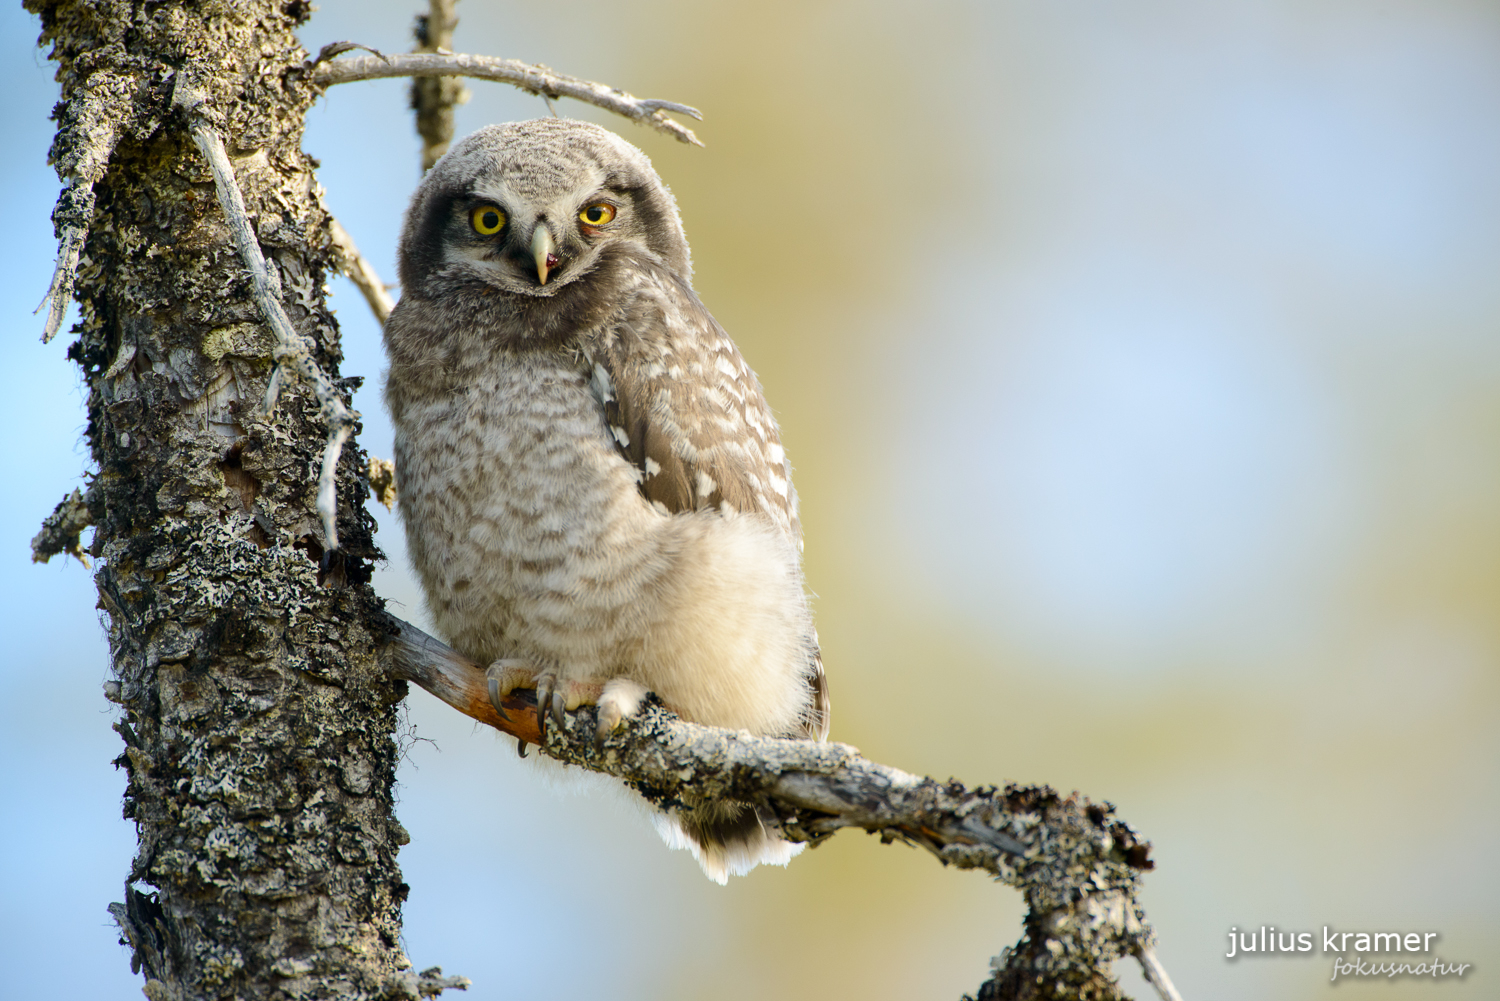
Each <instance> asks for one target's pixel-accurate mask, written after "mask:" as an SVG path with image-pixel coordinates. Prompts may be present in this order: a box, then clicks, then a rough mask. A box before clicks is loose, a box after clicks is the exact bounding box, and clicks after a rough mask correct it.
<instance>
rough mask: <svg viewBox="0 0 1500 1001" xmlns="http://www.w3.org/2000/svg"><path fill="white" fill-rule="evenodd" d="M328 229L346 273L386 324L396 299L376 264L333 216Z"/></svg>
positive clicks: (372, 309) (382, 322)
mask: <svg viewBox="0 0 1500 1001" xmlns="http://www.w3.org/2000/svg"><path fill="white" fill-rule="evenodd" d="M328 230H329V233H330V234H331V235H332V237H333V245H334V246H335V247H337V248H338V251H339V256H340V257H342V258H343V264H344V274H346V275H348V276H349V280H350V281H352V282H353V283H354V284H355V285H356V286H358V287H359V290H360V292H361V293H363V294H364V297H365V302H367V303H369V305H370V312H372V313H374V314H375V319H377V320H379V321H380V325H381V326H382V327H383V326H385V321H386V320H387V319H388V318H389V317H390V315H391V310H393V309H395V308H396V301H395V300H394V299H392V298H391V294H390V292H388V291H386V287H385V283H384V282H382V281H381V280H380V276H379V275H378V274H376V273H375V268H374V266H373V265H372V264H371V263H370V262H369V261H368V260H366V259H365V258H364V257H363V256H362V255H361V254H360V252H359V248H358V247H356V246H355V245H354V238H353V237H352V236H350V235H349V231H348V230H346V229H344V227H343V226H340V225H339V221H338V220H337V219H333V218H330V219H329V220H328Z"/></svg>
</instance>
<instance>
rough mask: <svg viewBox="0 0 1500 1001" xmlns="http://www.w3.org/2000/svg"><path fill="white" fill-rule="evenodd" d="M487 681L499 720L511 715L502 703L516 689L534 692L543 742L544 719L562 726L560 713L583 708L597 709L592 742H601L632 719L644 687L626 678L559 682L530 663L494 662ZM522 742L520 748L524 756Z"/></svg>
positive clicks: (552, 673) (486, 673)
mask: <svg viewBox="0 0 1500 1001" xmlns="http://www.w3.org/2000/svg"><path fill="white" fill-rule="evenodd" d="M485 676H486V677H487V679H488V680H489V687H490V703H491V704H492V705H493V706H494V707H495V711H496V712H497V713H499V714H500V716H501V718H502V719H505V720H507V721H508V720H509V719H510V716H509V715H508V714H507V713H506V712H505V710H504V709H503V708H502V707H501V702H502V701H503V700H504V699H505V697H506V696H507V695H509V694H510V693H511V692H512V691H514V690H515V689H517V688H531V689H534V690H535V691H536V725H537V731H538V736H539V737H540V738H541V741H542V742H545V741H546V739H547V717H548V716H551V717H552V723H553V725H555V726H562V725H563V714H564V713H565V712H572V711H573V710H574V709H577V708H578V707H579V706H582V705H593V704H597V705H598V706H599V724H598V726H597V727H596V729H595V732H594V737H595V743H596V744H597V743H599V742H602V741H603V740H604V738H605V737H607V736H609V735H610V734H611V733H613V732H614V731H615V730H617V729H618V728H619V726H620V721H621V720H623V719H625V718H627V717H629V716H634V715H635V714H636V713H637V712H638V711H639V710H640V708H641V703H642V702H644V701H645V699H646V688H645V686H644V685H641V684H640V683H638V682H635V681H631V680H630V679H629V678H612V679H611V680H610V681H609V682H607V683H605V684H602V685H601V684H600V683H599V682H597V681H573V680H571V679H567V680H565V679H560V678H558V676H557V674H556V673H555V672H553V671H541V672H538V671H537V669H536V668H535V667H533V666H532V665H531V663H530V662H529V661H524V660H497V661H495V662H494V663H493V664H491V665H490V666H489V668H488V669H487V670H486V671H485ZM524 747H525V742H524V741H523V742H522V744H521V748H519V750H520V753H521V756H522V757H525V756H526V752H525V750H524Z"/></svg>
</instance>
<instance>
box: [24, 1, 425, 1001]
mask: <svg viewBox="0 0 1500 1001" xmlns="http://www.w3.org/2000/svg"><path fill="white" fill-rule="evenodd" d="M27 7H28V9H30V10H32V11H33V12H35V13H37V14H39V15H40V16H41V19H42V37H41V42H42V44H48V43H50V44H51V46H52V52H51V56H52V58H53V59H54V60H55V61H56V62H57V64H58V67H59V69H58V74H57V76H58V80H59V82H60V83H61V85H62V103H60V104H59V105H58V111H57V115H56V117H57V119H58V122H59V126H60V127H59V131H58V135H57V139H56V142H55V143H54V145H53V148H52V159H53V162H54V163H55V165H56V167H57V169H58V173H59V175H60V176H61V177H62V178H63V180H64V183H65V189H64V196H63V198H62V199H61V200H60V202H59V206H58V211H57V212H56V213H55V214H54V220H55V222H56V224H57V228H58V232H59V236H60V237H63V238H66V236H67V233H68V232H69V230H70V229H71V230H73V231H77V230H80V229H81V230H83V231H85V232H86V233H87V239H86V242H84V243H83V245H82V252H81V255H80V257H79V264H78V271H77V278H76V282H75V284H74V294H75V298H76V300H77V302H78V304H79V315H80V319H79V322H78V324H77V326H76V327H75V328H74V334H75V335H76V337H77V339H76V341H75V342H74V343H73V345H72V347H71V348H70V349H69V357H70V358H72V359H74V360H75V361H76V362H77V363H78V364H79V365H80V366H81V367H82V368H83V371H84V373H85V375H86V377H87V380H88V387H89V395H88V426H87V432H86V434H87V439H88V443H89V446H90V449H91V452H92V456H93V460H94V463H95V465H96V468H97V470H98V472H97V475H96V476H95V478H94V479H93V481H92V483H91V484H90V485H89V486H88V489H87V491H86V492H85V494H84V497H83V503H84V504H86V506H87V508H88V515H89V517H90V519H91V520H92V521H93V523H94V525H95V535H94V538H93V542H92V545H91V546H90V553H91V555H93V556H94V557H95V558H96V559H97V560H98V566H97V572H96V577H95V580H96V583H97V586H98V592H99V604H100V607H101V608H102V609H104V611H105V612H106V613H107V628H108V633H109V642H110V649H111V655H112V659H113V668H114V674H115V678H116V680H115V681H114V682H112V683H111V684H110V685H107V686H106V694H107V695H108V696H109V697H110V698H112V699H113V700H114V701H116V702H118V703H119V704H120V706H121V707H123V713H122V718H121V719H120V721H119V723H117V724H116V729H117V730H118V731H119V733H120V736H121V737H122V739H123V740H124V743H125V747H124V752H123V753H122V754H121V756H120V757H119V759H118V761H117V764H118V765H119V766H120V767H121V768H123V769H124V770H125V771H126V773H127V774H128V786H127V790H126V795H125V815H126V817H128V818H130V819H132V820H134V821H135V823H136V826H137V830H138V833H139V851H138V854H137V856H136V858H135V860H134V862H133V863H132V866H131V870H130V873H129V875H128V877H127V879H126V899H125V900H124V902H123V903H121V904H117V905H114V906H113V907H112V908H111V911H112V912H113V913H114V914H115V916H116V918H117V920H118V921H119V922H120V925H121V929H122V933H123V936H124V938H125V940H126V941H128V943H129V944H130V945H131V947H132V948H133V951H134V959H133V965H134V966H135V967H136V968H137V969H144V972H145V975H146V978H147V982H146V993H147V995H148V996H149V997H152V998H154V999H168V998H170V999H177V998H183V999H186V998H230V997H233V998H242V999H259V998H325V997H328V998H331V997H339V998H367V997H368V998H374V997H415V996H417V994H418V993H420V992H424V991H425V992H428V993H431V992H433V991H435V990H437V989H440V987H441V983H440V978H437V977H432V976H429V977H427V978H426V979H425V980H424V979H423V978H422V977H418V976H416V975H414V974H412V973H410V972H409V971H407V970H406V968H407V967H408V966H409V965H410V964H409V963H408V962H407V961H406V959H405V957H404V956H403V955H402V952H401V949H400V946H399V942H398V936H399V933H400V907H401V901H402V899H403V898H404V896H405V894H406V889H407V888H406V886H405V885H404V884H403V883H402V881H401V873H400V870H399V869H398V867H397V865H396V852H397V850H398V847H399V846H400V845H401V844H404V843H405V842H406V840H407V836H406V834H405V832H404V831H402V829H401V828H400V826H399V824H397V823H396V822H395V820H394V814H393V812H392V796H391V788H392V782H393V779H394V773H395V765H396V758H397V748H396V744H395V742H394V740H393V732H394V726H395V722H396V719H395V704H396V702H397V701H398V700H399V699H400V698H401V697H402V695H404V693H405V685H404V684H403V683H401V682H399V681H395V682H393V681H390V680H387V678H386V677H385V676H384V675H383V674H382V673H381V671H380V670H379V669H378V666H377V665H376V663H375V661H374V659H373V653H372V651H373V650H374V647H375V645H376V644H375V639H376V638H375V637H374V636H372V635H371V633H370V631H369V628H368V627H367V625H366V623H368V622H370V621H373V620H372V614H374V613H377V612H378V609H379V602H378V599H376V598H375V596H374V594H373V592H372V591H371V590H370V588H369V586H368V580H369V561H370V560H371V559H372V558H374V557H376V556H378V553H377V551H376V549H375V547H374V543H373V540H372V531H373V523H372V521H371V519H370V518H369V516H368V514H367V513H366V512H365V511H364V508H363V504H362V501H363V498H364V497H365V493H366V488H365V485H364V483H363V481H362V480H361V478H360V476H361V469H362V467H363V462H364V460H363V456H362V455H360V454H359V450H358V449H357V448H355V447H353V446H351V447H350V448H348V449H346V450H345V452H344V456H343V461H342V462H341V464H340V466H339V470H338V487H339V491H338V496H339V501H340V506H339V509H338V527H339V534H340V536H341V537H342V548H340V549H339V550H338V551H336V552H333V553H325V551H324V550H325V546H324V538H323V529H322V527H321V525H320V522H319V518H318V514H317V512H316V510H315V506H314V502H315V492H316V488H317V477H318V469H319V464H320V459H321V455H322V450H323V446H324V439H325V436H326V432H327V429H326V427H325V426H324V425H323V423H322V421H321V419H320V418H319V415H318V405H317V402H316V400H314V399H313V397H312V393H311V390H310V389H309V387H307V386H306V385H305V384H304V383H302V382H301V381H300V380H298V379H297V378H295V377H294V376H293V375H291V374H290V373H288V374H287V375H286V377H285V380H284V385H283V388H282V392H281V394H280V402H279V404H278V405H277V407H276V410H275V411H274V413H272V414H270V415H265V414H262V413H260V401H261V399H262V395H263V394H264V391H265V389H266V386H267V381H268V378H269V377H270V375H271V372H272V367H273V366H272V362H271V352H272V348H273V344H274V342H273V339H272V335H271V334H270V332H269V331H268V329H267V327H266V325H265V323H264V321H263V318H262V316H261V315H260V312H259V311H258V309H257V307H256V304H255V302H254V300H253V299H252V297H251V289H250V281H249V277H248V275H247V272H246V270H245V266H244V264H243V263H242V262H241V259H240V257H239V255H238V254H237V253H236V250H235V247H234V245H233V244H232V242H231V240H230V232H229V229H228V227H227V225H226V222H225V219H224V216H223V213H222V211H221V209H220V207H219V203H218V200H217V198H216V196H215V189H214V185H213V178H212V176H211V175H210V172H209V168H208V164H207V163H206V162H205V161H204V159H203V157H202V155H200V153H199V151H198V149H197V148H196V147H195V146H194V143H193V141H192V139H191V137H190V136H189V133H188V127H187V121H186V119H185V117H184V115H183V114H182V112H181V111H180V109H179V108H176V107H174V102H173V96H174V94H175V93H177V92H178V88H179V87H183V86H191V87H192V88H195V89H196V90H197V91H199V92H201V93H202V94H203V95H205V96H206V98H207V101H206V104H205V105H204V106H203V109H202V110H203V113H204V114H205V115H206V116H207V117H208V118H209V119H210V120H211V121H212V122H213V124H214V126H215V127H216V129H217V130H218V132H219V133H220V134H221V135H222V136H223V137H224V140H225V143H226V145H227V147H228V149H229V153H230V156H231V158H232V163H233V167H234V171H235V174H236V175H237V178H238V182H239V185H240V187H241V189H242V190H243V192H244V196H245V200H246V203H247V206H248V209H249V214H250V218H251V219H252V221H253V222H254V224H255V229H256V235H257V237H258V240H259V242H260V244H261V246H262V248H263V249H264V252H265V254H266V257H267V259H268V260H269V262H270V265H271V268H272V269H273V270H274V271H276V272H277V273H278V275H279V279H280V284H281V290H282V295H281V302H282V305H283V307H284V308H285V310H286V312H287V313H288V314H289V315H290V316H291V318H292V321H293V323H294V325H295V326H296V328H297V333H298V334H299V335H301V336H302V337H304V338H307V339H309V340H310V342H311V344H312V345H313V352H314V355H315V357H316V359H317V361H318V363H319V364H320V365H321V366H322V367H323V369H324V371H326V372H328V373H330V374H331V375H333V376H335V377H336V376H337V367H338V362H339V339H338V329H337V326H336V325H335V323H334V321H333V318H332V316H331V315H330V314H329V312H328V311H327V309H326V308H325V305H324V293H323V286H324V281H325V277H326V276H327V274H328V272H329V271H330V269H331V267H332V264H333V254H334V251H333V248H332V241H331V237H330V233H329V217H328V215H327V213H326V212H325V211H324V209H323V207H322V205H321V204H320V202H319V198H318V194H317V190H318V189H317V185H316V183H315V181H314V177H313V168H314V167H315V166H316V163H315V162H314V161H313V160H312V159H311V158H310V157H308V156H307V155H306V154H304V153H303V152H302V149H301V142H302V123H303V116H304V113H305V112H306V110H307V108H308V106H309V105H310V104H311V103H312V101H313V100H314V99H315V98H316V96H317V93H318V92H317V90H315V89H314V88H312V87H310V86H308V85H306V84H304V83H302V82H300V75H299V72H300V71H299V68H300V66H301V64H302V63H303V61H304V60H305V58H306V54H305V53H304V52H303V51H302V49H301V47H300V45H299V44H298V42H297V39H296V37H295V36H294V35H293V29H294V28H295V27H296V26H297V25H298V24H299V23H301V21H302V20H303V19H304V18H305V17H306V14H307V12H308V11H309V10H310V9H311V7H310V5H308V4H306V3H303V2H300V0H293V2H283V0H236V2H232V3H231V2H204V3H188V2H166V3H152V4H142V3H131V2H121V0H99V2H93V3H85V2H76V0H60V2H45V0H29V2H28V3H27ZM346 390H347V387H346ZM75 520H76V519H75Z"/></svg>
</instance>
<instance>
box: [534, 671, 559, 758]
mask: <svg viewBox="0 0 1500 1001" xmlns="http://www.w3.org/2000/svg"><path fill="white" fill-rule="evenodd" d="M556 686H557V676H556V675H552V674H544V675H542V676H541V677H539V678H537V679H536V732H537V743H538V744H540V745H545V744H546V743H547V708H548V706H550V705H551V704H552V696H553V694H554V692H555V690H556ZM558 722H559V723H561V722H562V721H561V720H559V721H558Z"/></svg>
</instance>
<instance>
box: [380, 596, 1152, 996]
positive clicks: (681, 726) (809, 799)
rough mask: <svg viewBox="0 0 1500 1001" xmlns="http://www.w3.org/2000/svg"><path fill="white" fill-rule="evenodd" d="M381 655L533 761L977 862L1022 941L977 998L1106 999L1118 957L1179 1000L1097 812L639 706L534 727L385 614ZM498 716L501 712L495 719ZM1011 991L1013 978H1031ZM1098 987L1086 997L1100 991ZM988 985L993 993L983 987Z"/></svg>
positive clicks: (1132, 836)
mask: <svg viewBox="0 0 1500 1001" xmlns="http://www.w3.org/2000/svg"><path fill="white" fill-rule="evenodd" d="M389 624H390V628H391V635H390V638H389V641H388V643H387V644H386V646H385V647H384V649H383V650H382V656H383V658H384V663H385V665H386V668H387V670H388V671H389V672H390V673H391V675H392V676H394V677H398V678H401V679H403V680H406V681H413V682H416V683H417V684H418V685H420V686H421V687H422V688H424V689H426V690H427V691H428V692H430V693H432V694H433V695H435V696H437V697H438V698H439V699H441V700H443V701H444V702H446V703H447V704H448V705H450V706H452V707H453V708H455V709H457V710H458V711H459V712H462V713H464V714H465V715H467V716H470V717H472V718H474V719H476V720H478V721H480V722H482V723H485V724H488V725H489V726H492V727H494V728H495V729H497V730H499V731H501V732H502V733H507V734H509V735H511V736H513V737H516V738H518V739H519V740H522V741H525V742H527V743H532V744H535V743H538V742H541V747H542V749H543V751H545V752H546V753H547V754H548V755H549V756H551V757H554V758H557V759H558V760H560V761H564V762H567V763H569V764H573V765H578V766H580V767H583V768H588V769H590V770H592V771H596V772H601V773H603V774H606V775H611V776H613V777H615V778H619V779H623V780H625V781H626V782H627V783H628V784H629V785H631V787H633V788H634V789H635V790H636V791H638V792H639V793H641V795H642V796H644V797H645V798H646V799H648V800H650V801H651V802H652V803H653V804H655V805H657V806H659V807H669V806H672V805H674V804H676V803H679V802H681V801H682V800H683V799H685V798H704V797H719V798H725V799H732V800H736V801H741V802H754V803H763V804H766V805H768V806H769V807H770V808H771V809H772V810H773V811H774V812H775V814H776V816H777V817H778V818H780V821H781V824H782V830H783V831H784V832H785V834H786V836H788V837H791V838H795V839H797V840H805V841H808V842H811V843H814V844H816V843H817V842H819V841H822V840H823V839H824V838H827V837H829V836H830V835H832V834H833V833H834V832H835V831H837V830H838V829H840V828H843V827H858V828H862V829H863V830H866V831H868V832H870V833H873V834H879V835H880V838H881V841H882V842H885V843H890V842H892V841H902V842H905V843H907V844H911V845H917V846H920V847H922V848H925V849H927V850H928V851H929V852H931V853H932V854H933V855H935V856H936V857H937V858H938V860H939V861H941V862H942V863H943V864H944V865H948V864H950V863H951V864H953V865H956V866H958V867H959V868H960V869H983V870H984V871H986V872H988V873H990V875H992V876H994V877H995V878H996V879H998V880H1000V881H1001V882H1004V883H1009V884H1010V885H1012V886H1014V887H1016V888H1017V889H1018V890H1020V891H1021V892H1022V894H1023V895H1024V896H1025V898H1026V904H1027V908H1028V914H1027V916H1026V921H1025V928H1026V935H1025V937H1023V938H1022V940H1021V941H1020V942H1019V943H1018V944H1017V945H1016V946H1014V947H1011V948H1007V949H1005V950H1004V951H1002V952H1001V954H1000V955H999V956H997V957H995V959H994V960H993V961H992V966H993V969H994V977H993V979H991V980H989V981H986V983H985V984H984V985H983V986H982V987H981V988H980V991H979V998H980V999H981V1001H983V999H986V998H1002V997H1004V998H1008V997H1013V996H1017V994H1016V992H1017V990H1020V991H1021V992H1022V993H1021V994H1020V996H1025V997H1057V998H1076V997H1117V996H1118V994H1117V993H1111V992H1110V991H1111V990H1112V989H1113V986H1114V978H1113V977H1112V975H1111V973H1110V969H1111V967H1112V966H1113V963H1114V961H1115V960H1116V959H1119V958H1121V957H1123V956H1126V955H1133V956H1135V957H1136V958H1137V960H1139V962H1140V963H1141V967H1142V969H1143V971H1144V973H1145V976H1146V979H1147V980H1148V981H1149V982H1150V983H1151V984H1152V985H1153V986H1154V987H1155V988H1156V990H1157V993H1158V994H1159V995H1160V997H1161V998H1162V1001H1181V995H1179V994H1178V993H1177V990H1176V988H1175V987H1174V986H1173V985H1172V982H1171V979H1170V978H1169V977H1168V976H1167V973H1166V970H1165V969H1164V968H1163V967H1162V965H1161V963H1160V961H1159V960H1158V959H1157V957H1156V952H1155V933H1154V932H1153V930H1152V928H1151V925H1150V924H1149V922H1148V921H1147V920H1146V916H1145V912H1144V911H1143V910H1142V909H1141V907H1140V904H1139V902H1138V900H1137V895H1138V893H1139V890H1140V877H1141V874H1142V873H1143V872H1145V871H1146V870H1148V869H1150V868H1151V867H1152V863H1151V861H1150V859H1149V854H1150V845H1149V844H1148V843H1147V842H1145V841H1142V840H1141V839H1140V838H1139V837H1138V836H1137V835H1136V833H1135V831H1133V830H1132V829H1131V828H1130V826H1129V825H1128V824H1126V823H1125V822H1124V821H1123V820H1120V819H1118V818H1117V817H1116V816H1115V815H1114V808H1113V807H1112V806H1110V805H1109V804H1107V803H1105V804H1092V803H1090V802H1089V801H1088V800H1086V799H1080V797H1078V796H1077V795H1076V794H1074V795H1072V796H1068V797H1062V796H1059V795H1058V794H1057V793H1055V792H1054V791H1053V790H1051V789H1049V788H1046V787H1037V786H1016V785H1010V786H1007V787H1006V788H1005V789H1003V790H999V789H996V788H995V787H994V786H989V787H979V788H976V789H969V788H967V787H965V786H963V785H961V784H960V783H958V782H956V781H949V782H947V783H940V782H936V781H934V780H932V779H930V778H920V777H918V776H915V775H911V774H909V773H907V772H903V771H901V770H899V769H896V768H891V767H889V766H887V765H881V764H877V763H875V762H873V761H870V760H868V759H867V758H865V757H863V756H862V755H860V753H859V752H858V751H857V750H856V749H855V748H853V747H850V746H849V745H847V744H830V743H821V742H819V741H815V740H781V739H774V738H765V737H754V736H751V735H750V734H749V733H746V732H735V731H731V730H723V729H720V728H717V727H708V726H700V725H697V724H694V723H687V722H683V721H682V720H680V719H678V718H677V717H676V716H675V715H673V714H672V713H671V712H670V711H669V710H667V709H666V708H664V707H661V706H660V705H654V706H651V707H649V708H647V709H644V710H643V711H642V713H641V714H640V716H638V717H636V718H634V719H629V720H627V721H626V722H625V723H624V725H623V726H622V727H621V728H620V729H619V730H617V731H615V733H613V734H612V735H611V736H610V737H608V738H607V739H605V740H604V741H603V742H602V743H601V742H596V738H595V724H594V719H593V714H594V710H593V709H592V708H584V709H579V710H577V711H576V712H573V713H569V714H567V715H566V717H565V720H564V725H563V726H553V725H548V727H547V728H546V732H545V734H543V733H542V732H541V731H540V729H539V727H538V725H537V707H536V703H535V701H534V698H533V697H532V695H531V693H530V692H526V691H524V690H517V691H516V692H513V693H512V694H511V695H510V696H508V697H506V698H505V700H504V701H503V702H502V706H503V708H504V709H505V712H506V716H505V717H502V716H501V715H500V714H499V713H497V712H496V711H495V708H494V706H493V705H492V704H491V702H490V695H489V688H488V683H487V680H486V676H485V670H484V668H483V667H482V666H481V665H479V664H475V663H473V662H471V661H469V660H467V659H466V658H464V657H463V656H462V655H460V654H459V653H458V652H456V651H455V650H453V649H452V648H450V647H449V646H447V645H446V644H444V643H442V642H441V641H440V640H438V639H436V638H434V637H432V636H429V635H428V634H427V633H425V632H423V631H422V630H420V629H418V628H417V627H415V626H413V625H411V624H410V623H407V622H403V621H401V620H399V619H396V618H394V617H392V618H391V619H390V623H389ZM507 717H508V718H507ZM1042 984H1045V987H1044V988H1043V989H1042V993H1040V994H1034V993H1027V992H1026V987H1025V986H1024V985H1042ZM1101 989H1102V990H1103V991H1104V993H1097V992H1098V991H1100V990H1101ZM997 992H998V993H997Z"/></svg>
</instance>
